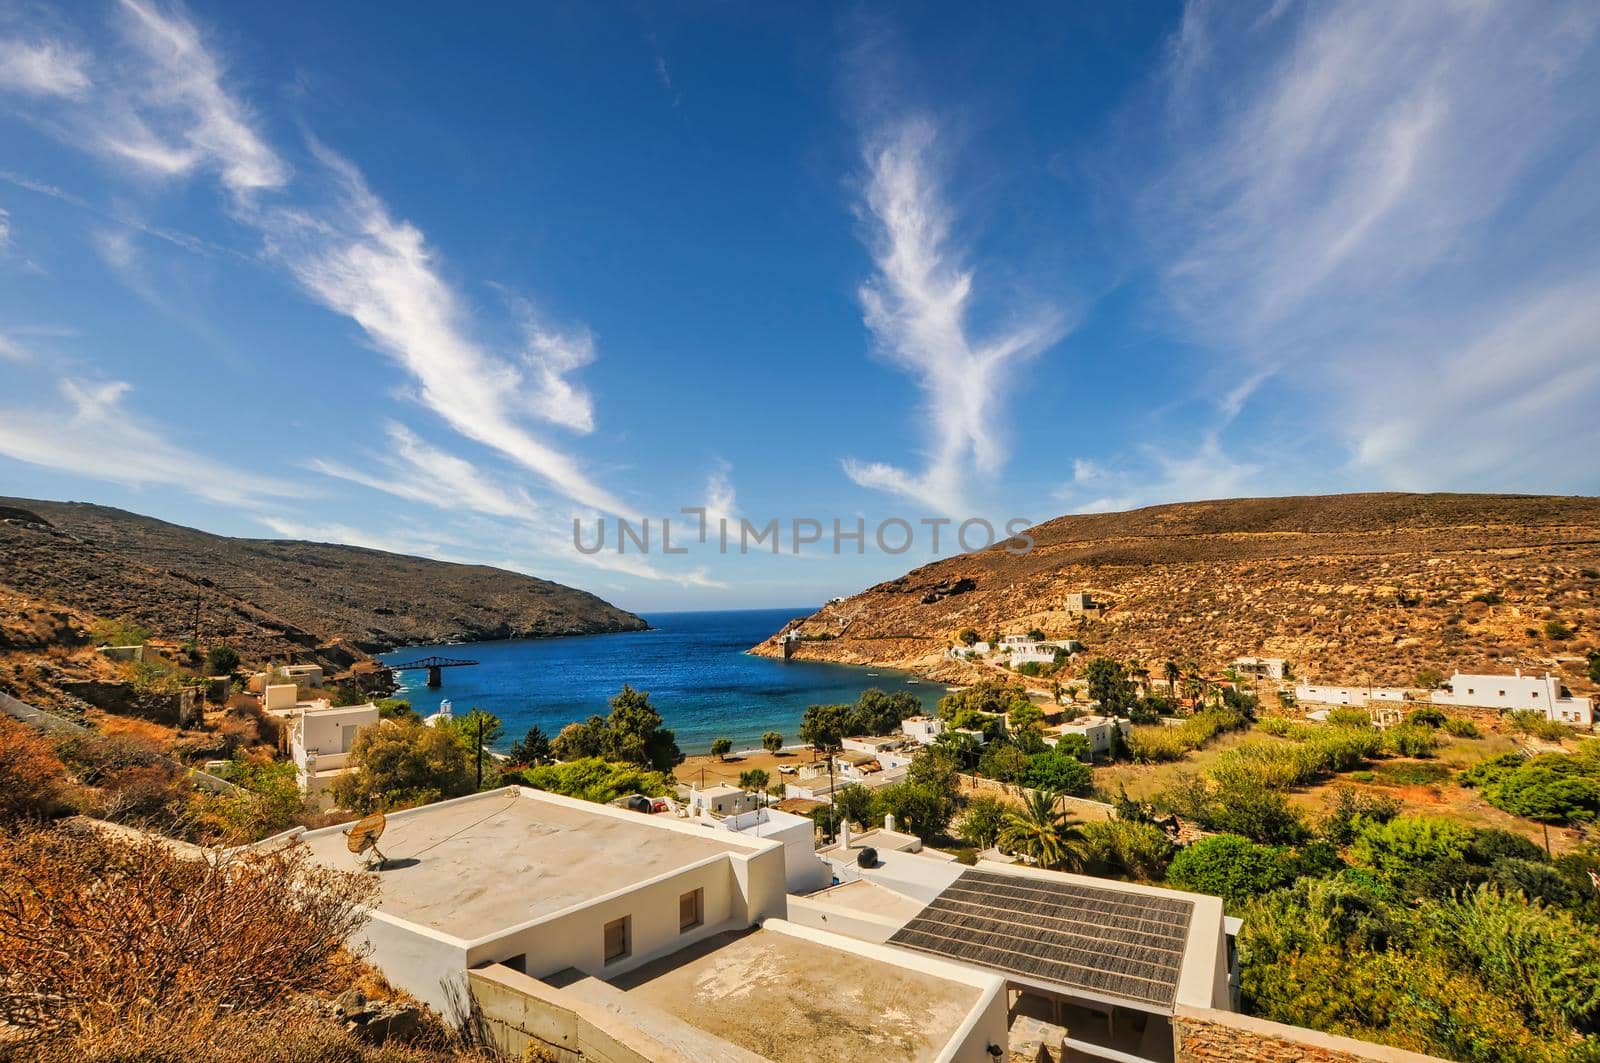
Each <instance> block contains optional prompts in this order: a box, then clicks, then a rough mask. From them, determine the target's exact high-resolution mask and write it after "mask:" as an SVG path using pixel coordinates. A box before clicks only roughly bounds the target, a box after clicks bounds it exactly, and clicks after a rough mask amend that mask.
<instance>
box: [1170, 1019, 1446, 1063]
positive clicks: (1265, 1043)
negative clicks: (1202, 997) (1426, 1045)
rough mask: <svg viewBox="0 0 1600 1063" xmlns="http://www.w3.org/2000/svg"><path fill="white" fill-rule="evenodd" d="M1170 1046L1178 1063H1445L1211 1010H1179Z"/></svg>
mask: <svg viewBox="0 0 1600 1063" xmlns="http://www.w3.org/2000/svg"><path fill="white" fill-rule="evenodd" d="M1172 1042H1173V1050H1174V1060H1175V1063H1224V1061H1228V1063H1231V1061H1242V1063H1443V1061H1442V1060H1440V1059H1439V1058H1438V1057H1436V1056H1425V1055H1422V1054H1421V1053H1419V1052H1407V1051H1405V1050H1404V1049H1400V1048H1390V1047H1388V1046H1386V1045H1375V1044H1370V1043H1368V1042H1366V1041H1357V1040H1355V1039H1354V1038H1351V1037H1338V1036H1335V1035H1334V1034H1326V1033H1319V1032H1318V1031H1316V1030H1307V1029H1304V1028H1302V1027H1299V1026H1285V1025H1284V1024H1283V1023H1279V1022H1268V1021H1267V1020H1265V1019H1257V1018H1254V1017H1252V1016H1249V1015H1240V1014H1237V1013H1235V1012H1231V1011H1213V1010H1211V1009H1207V1008H1179V1009H1178V1013H1177V1014H1176V1015H1174V1016H1173V1018H1172Z"/></svg>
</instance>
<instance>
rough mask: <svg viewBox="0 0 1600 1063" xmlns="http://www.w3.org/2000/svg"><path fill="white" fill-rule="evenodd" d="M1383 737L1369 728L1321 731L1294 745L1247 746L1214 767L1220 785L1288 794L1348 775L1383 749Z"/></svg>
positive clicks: (1217, 761) (1316, 730) (1238, 749)
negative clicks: (1255, 785) (1247, 784)
mask: <svg viewBox="0 0 1600 1063" xmlns="http://www.w3.org/2000/svg"><path fill="white" fill-rule="evenodd" d="M1382 742H1383V739H1382V736H1381V735H1380V734H1378V732H1377V731H1375V730H1373V729H1372V728H1370V727H1368V728H1365V729H1361V730H1358V729H1356V728H1353V727H1319V728H1316V729H1314V730H1312V731H1311V732H1310V733H1309V734H1308V736H1307V737H1306V738H1305V739H1304V740H1302V741H1300V742H1299V743H1297V744H1295V745H1283V744H1280V743H1277V742H1246V743H1244V744H1242V745H1239V746H1236V747H1234V748H1233V749H1230V750H1228V751H1227V752H1225V753H1223V754H1222V755H1221V756H1219V757H1218V758H1217V759H1216V762H1215V763H1213V764H1212V766H1211V770H1210V774H1211V777H1212V778H1213V779H1215V780H1217V781H1219V782H1224V783H1237V782H1242V781H1245V780H1250V781H1254V782H1256V783H1259V784H1260V785H1262V786H1265V787H1267V788H1268V789H1273V790H1287V789H1289V788H1291V787H1294V786H1302V785H1304V784H1306V783H1308V782H1311V781H1313V780H1315V779H1318V778H1321V777H1324V776H1327V775H1332V774H1335V773H1337V772H1342V771H1349V770H1351V769H1353V768H1355V767H1357V766H1358V765H1360V764H1361V763H1362V762H1363V761H1365V760H1367V759H1368V758H1370V757H1373V756H1376V755H1377V753H1378V751H1379V749H1380V748H1381V747H1382Z"/></svg>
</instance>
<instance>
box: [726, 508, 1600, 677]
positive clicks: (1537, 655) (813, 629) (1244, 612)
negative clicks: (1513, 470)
mask: <svg viewBox="0 0 1600 1063" xmlns="http://www.w3.org/2000/svg"><path fill="white" fill-rule="evenodd" d="M1030 534H1031V535H1032V536H1033V537H1034V539H1035V541H1036V545H1035V547H1034V549H1033V550H1032V551H1031V552H1030V553H1028V554H1026V555H1023V556H1017V555H1014V554H1011V553H1008V552H1006V551H1005V549H1003V548H1002V547H1001V546H996V547H994V548H992V549H990V550H987V551H984V552H981V553H977V554H966V555H963V556H960V557H955V558H950V559H947V560H944V561H939V562H935V563H933V564H930V565H926V566H923V567H922V568H919V569H916V570H914V571H912V572H909V573H907V574H906V575H904V576H902V577H900V578H899V579H895V580H890V581H889V582H887V583H881V584H879V585H877V586H875V587H872V588H869V589H868V590H866V591H863V592H862V593H860V594H857V595H855V596H853V597H851V598H848V599H846V600H845V601H843V602H840V603H837V604H833V605H830V606H827V607H825V608H824V609H822V610H820V611H819V612H817V613H816V614H814V615H812V616H810V617H808V618H805V619H804V620H803V621H801V622H800V623H798V624H797V625H792V626H794V627H795V628H796V629H797V630H798V631H799V632H800V633H801V634H802V635H804V636H809V637H810V639H809V640H808V641H804V642H802V643H800V644H799V646H798V647H797V655H798V656H801V657H806V658H813V659H824V660H834V661H843V662H849V663H860V664H880V665H898V666H902V667H910V668H915V669H919V670H921V671H923V672H924V673H933V674H938V675H940V676H943V677H946V678H950V679H959V678H965V677H969V676H971V675H972V674H974V672H975V670H973V669H971V668H969V667H968V666H965V665H957V664H955V663H953V662H947V661H944V660H943V652H944V650H945V648H946V647H947V646H948V645H950V644H951V643H952V642H953V641H954V640H955V638H956V635H957V633H958V632H959V631H961V630H962V629H964V628H968V627H972V628H976V629H977V630H978V631H979V632H981V633H982V635H983V636H984V637H986V638H987V637H988V636H989V635H991V634H993V633H994V632H996V631H998V632H1000V633H1003V634H1014V633H1017V634H1020V633H1023V632H1026V631H1028V630H1029V629H1030V628H1035V627H1037V628H1040V629H1042V630H1043V631H1044V632H1045V633H1046V634H1047V635H1049V636H1051V637H1069V636H1070V637H1073V638H1077V639H1079V640H1080V641H1082V642H1083V643H1085V644H1086V646H1087V647H1088V649H1089V651H1090V652H1091V653H1094V654H1105V655H1107V656H1112V657H1117V658H1124V659H1137V660H1140V661H1144V662H1147V663H1150V664H1151V665H1152V666H1155V665H1159V663H1160V662H1164V661H1166V660H1167V659H1169V658H1172V659H1176V660H1177V661H1179V662H1180V663H1183V662H1189V661H1195V662H1198V663H1200V664H1201V665H1202V666H1203V667H1208V668H1217V667H1220V666H1221V665H1223V664H1225V663H1226V662H1228V661H1231V660H1232V659H1233V658H1234V657H1236V656H1239V655H1241V654H1263V655H1269V656H1277V657H1285V658H1288V659H1289V660H1290V661H1291V662H1293V664H1294V666H1295V668H1296V671H1297V673H1298V674H1299V675H1302V676H1310V677H1314V678H1317V677H1320V678H1326V679H1331V680H1350V681H1363V680H1368V679H1370V681H1371V682H1373V683H1410V682H1411V681H1412V679H1413V678H1414V677H1415V676H1416V674H1417V672H1418V671H1419V670H1422V669H1425V668H1426V669H1432V670H1435V671H1439V672H1442V673H1444V674H1447V675H1448V674H1449V672H1450V670H1451V669H1452V668H1455V667H1461V668H1464V669H1465V668H1491V667H1493V668H1504V667H1511V666H1516V665H1521V666H1523V667H1545V666H1551V667H1556V666H1562V665H1573V666H1572V667H1569V668H1566V669H1565V672H1566V674H1567V675H1568V677H1569V681H1570V683H1571V685H1572V686H1574V687H1575V688H1584V687H1587V686H1588V684H1587V683H1586V681H1583V680H1582V678H1581V677H1582V675H1583V671H1584V669H1583V668H1582V667H1578V666H1576V664H1575V662H1577V661H1580V660H1582V658H1583V656H1584V654H1585V652H1586V651H1587V650H1588V649H1589V648H1592V647H1593V646H1595V645H1597V644H1600V631H1597V627H1600V498H1585V497H1545V496H1516V495H1409V494H1362V495H1327V496H1314V497H1300V498H1274V499H1234V500H1228V501H1217V502H1193V503H1182V504H1177V505H1168V506H1155V507H1151V508H1148V509H1141V510H1135V511H1132V512H1127V513H1108V514H1095V515H1089V516H1072V517H1060V518H1058V519H1056V520H1053V521H1049V522H1048V523H1045V524H1042V525H1039V526H1038V527H1036V528H1034V529H1032V531H1031V532H1030ZM969 586H970V589H966V588H968V587H969ZM1075 592H1088V593H1090V594H1092V595H1093V597H1094V599H1095V600H1096V602H1097V603H1099V604H1101V605H1103V606H1104V607H1105V609H1104V612H1103V614H1102V615H1100V616H1098V617H1095V616H1079V615H1072V614H1070V613H1068V612H1067V611H1066V609H1065V603H1066V596H1067V595H1068V594H1071V593H1075ZM1550 620H1556V621H1558V622H1560V623H1561V624H1565V625H1567V626H1569V627H1571V628H1572V629H1574V634H1573V635H1572V636H1570V637H1566V638H1550V637H1548V636H1547V635H1546V633H1545V624H1546V622H1547V621H1550ZM817 636H822V638H820V639H819V638H817ZM830 636H831V637H830ZM757 652H760V653H765V654H771V655H781V652H782V650H781V647H780V646H779V644H778V642H777V640H776V638H774V639H772V640H769V641H768V642H766V643H763V644H762V645H761V646H760V647H758V648H757ZM1153 670H1154V669H1153Z"/></svg>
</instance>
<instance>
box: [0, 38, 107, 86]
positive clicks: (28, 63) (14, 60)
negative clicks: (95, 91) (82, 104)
mask: <svg viewBox="0 0 1600 1063" xmlns="http://www.w3.org/2000/svg"><path fill="white" fill-rule="evenodd" d="M88 64H89V58H88V56H87V55H85V54H84V53H83V52H80V51H77V50H76V49H73V48H70V47H68V46H67V45H65V44H62V43H61V42H59V41H52V40H34V41H26V40H0V89H8V90H10V91H12V92H20V93H23V94H25V95H28V96H36V97H37V96H47V97H48V96H63V97H69V98H75V97H79V96H82V95H83V94H84V93H86V92H88V91H89V87H90V84H91V82H90V79H89V71H88Z"/></svg>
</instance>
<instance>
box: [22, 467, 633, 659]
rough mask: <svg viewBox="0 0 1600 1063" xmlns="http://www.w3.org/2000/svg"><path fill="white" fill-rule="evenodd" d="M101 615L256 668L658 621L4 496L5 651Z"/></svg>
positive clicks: (76, 636)
mask: <svg viewBox="0 0 1600 1063" xmlns="http://www.w3.org/2000/svg"><path fill="white" fill-rule="evenodd" d="M96 618H108V619H120V618H128V619H130V620H132V621H134V622H136V623H137V624H139V625H141V626H143V627H145V628H147V629H149V630H150V631H151V632H152V633H153V634H154V636H155V637H156V638H157V639H164V640H168V641H172V642H181V641H184V640H187V639H190V638H193V637H194V636H195V635H196V634H198V641H199V642H200V644H202V645H210V644H215V643H217V642H221V641H226V642H227V643H229V644H230V645H232V646H234V647H235V648H236V649H238V650H239V652H240V653H241V654H243V655H244V657H245V659H246V660H247V661H264V660H279V659H284V658H287V657H291V656H292V657H294V658H295V659H298V660H312V659H318V660H323V661H324V662H325V663H329V664H333V665H335V666H345V665H348V664H350V663H352V662H353V661H354V660H357V659H360V658H362V657H365V656H366V654H368V653H375V652H379V651H383V650H388V649H393V648H394V647H396V646H401V645H406V644H416V643H429V642H443V641H447V640H450V639H466V640H476V639H500V638H541V637H547V636H555V635H580V634H581V635H587V634H597V633H602V632H612V631H637V630H641V629H643V628H644V627H645V626H646V625H645V622H644V621H643V620H641V619H639V618H638V617H637V616H635V615H633V614H632V613H629V612H626V611H624V610H622V609H618V608H617V607H616V606H613V605H611V604H609V603H607V602H605V601H602V600H601V599H600V598H597V597H596V596H594V595H593V594H589V593H588V592H586V591H580V590H575V589H573V588H571V587H565V586H562V585H561V584H559V583H552V582H550V581H549V580H543V579H536V578H534V577H532V576H524V575H521V574H519V573H515V572H507V571H504V570H502V569H496V568H488V567H485V566H481V565H458V564H450V563H447V562H443V561H430V560H426V559H424V558H418V557H407V556H404V555H400V554H390V553H384V552H382V551H378V550H367V549H361V548H358V547H353V546H336V545H331V544H327V543H310V542H298V541H289V540H264V539H234V538H228V537H226V536H220V535H211V534H208V533H206V532H202V531H196V530H195V529H193V528H185V527H182V526H180V525H176V524H168V523H166V522H164V521H159V520H155V519H153V518H150V517H143V516H139V515H138V514H135V513H128V512H125V511H123V510H119V509H111V508H108V507H105V506H95V505H88V504H84V503H75V502H44V501H37V500H34V499H24V498H3V497H0V650H4V649H8V648H9V649H13V650H16V649H28V648H34V649H43V648H47V647H50V646H60V645H70V644H71V643H72V642H73V641H74V640H77V641H81V640H82V639H83V637H84V632H86V630H87V626H88V625H89V624H92V623H93V621H94V620H95V619H96Z"/></svg>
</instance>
